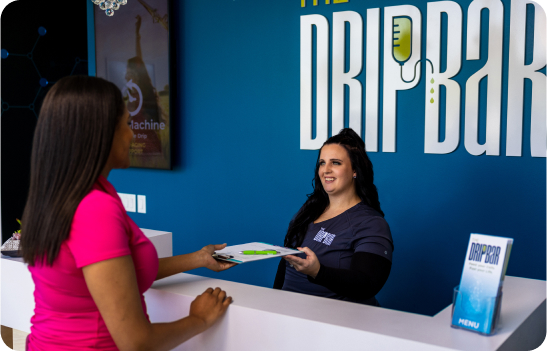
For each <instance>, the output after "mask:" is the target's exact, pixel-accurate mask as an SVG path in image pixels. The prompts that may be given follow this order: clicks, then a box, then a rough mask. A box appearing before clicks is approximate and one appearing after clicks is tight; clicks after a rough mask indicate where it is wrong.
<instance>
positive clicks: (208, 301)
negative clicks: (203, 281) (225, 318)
mask: <svg viewBox="0 0 547 351" xmlns="http://www.w3.org/2000/svg"><path fill="white" fill-rule="evenodd" d="M231 303H232V298H231V297H229V296H228V297H226V292H225V291H223V290H221V289H220V288H215V289H214V290H213V289H212V288H208V289H207V290H205V292H204V293H203V294H201V295H199V296H198V297H196V299H195V300H194V301H192V303H191V304H190V317H193V318H197V319H198V320H200V321H203V323H204V325H205V327H207V328H209V327H210V326H211V325H213V324H214V323H215V322H216V321H217V320H218V319H219V318H220V317H221V316H222V315H223V314H224V313H225V312H226V309H227V308H228V306H229V305H230V304H231Z"/></svg>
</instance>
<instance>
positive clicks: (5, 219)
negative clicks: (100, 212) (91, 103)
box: [1, 0, 87, 242]
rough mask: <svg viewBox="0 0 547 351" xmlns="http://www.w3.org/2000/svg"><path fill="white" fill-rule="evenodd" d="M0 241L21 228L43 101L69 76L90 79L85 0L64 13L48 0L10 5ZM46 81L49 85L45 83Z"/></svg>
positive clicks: (5, 36)
mask: <svg viewBox="0 0 547 351" xmlns="http://www.w3.org/2000/svg"><path fill="white" fill-rule="evenodd" d="M1 30H2V31H1V35H2V41H1V45H2V47H1V49H2V59H1V65H2V67H1V69H2V76H1V84H2V90H1V99H2V102H1V106H2V107H1V111H2V112H1V113H2V114H1V123H2V125H1V128H2V130H1V143H2V144H1V147H2V150H1V167H2V177H1V201H2V203H1V205H2V206H1V208H2V211H1V212H2V242H4V241H5V240H7V239H8V238H9V237H10V236H11V234H12V233H13V232H14V231H15V230H17V229H19V224H18V223H17V222H16V220H15V219H16V218H21V216H22V214H23V209H24V207H25V202H26V197H27V193H28V187H29V180H30V154H31V149H32V138H33V134H34V128H35V127H36V122H37V120H38V115H39V113H40V106H41V104H42V100H43V98H44V96H45V95H46V93H47V92H48V90H49V88H50V87H51V86H52V85H53V83H55V82H56V81H58V80H59V79H61V78H62V77H65V76H68V75H76V74H84V75H87V27H86V2H85V1H82V0H80V1H72V2H71V3H70V5H68V8H66V9H60V8H59V7H58V6H54V5H53V4H52V3H51V2H49V1H38V0H32V1H31V0H19V1H14V2H12V3H10V4H9V5H8V6H7V7H6V8H5V9H4V11H3V12H2V20H1ZM46 81H47V83H46Z"/></svg>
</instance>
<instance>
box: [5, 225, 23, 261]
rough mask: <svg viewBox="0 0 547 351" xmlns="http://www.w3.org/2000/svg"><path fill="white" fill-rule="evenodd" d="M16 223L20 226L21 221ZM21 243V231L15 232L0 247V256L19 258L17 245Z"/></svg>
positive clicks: (19, 253)
mask: <svg viewBox="0 0 547 351" xmlns="http://www.w3.org/2000/svg"><path fill="white" fill-rule="evenodd" d="M17 223H19V225H21V221H20V220H19V219H17ZM20 243H21V229H19V230H16V231H15V232H14V233H13V235H12V236H11V238H9V239H8V240H6V242H5V243H4V244H3V245H2V247H1V248H0V251H1V252H2V255H6V256H9V257H21V256H22V255H21V251H20V250H19V249H20V246H19V244H20Z"/></svg>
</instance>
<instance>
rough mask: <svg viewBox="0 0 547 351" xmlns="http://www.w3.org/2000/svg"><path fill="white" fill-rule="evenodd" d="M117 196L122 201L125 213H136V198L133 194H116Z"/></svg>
mask: <svg viewBox="0 0 547 351" xmlns="http://www.w3.org/2000/svg"><path fill="white" fill-rule="evenodd" d="M118 196H119V197H120V199H121V200H122V203H123V207H125V210H126V211H127V212H137V197H136V196H135V194H124V193H118Z"/></svg>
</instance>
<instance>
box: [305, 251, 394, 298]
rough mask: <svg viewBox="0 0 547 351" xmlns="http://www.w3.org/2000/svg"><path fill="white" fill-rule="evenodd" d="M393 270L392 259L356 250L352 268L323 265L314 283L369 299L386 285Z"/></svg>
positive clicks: (334, 290) (339, 292)
mask: <svg viewBox="0 0 547 351" xmlns="http://www.w3.org/2000/svg"><path fill="white" fill-rule="evenodd" d="M390 271H391V261H390V260H388V259H387V258H384V257H382V256H380V255H376V254H373V253H369V252H356V253H354V254H353V257H352V259H351V266H350V269H339V268H332V267H327V266H324V265H321V268H320V269H319V273H317V276H316V277H315V279H313V278H312V277H310V276H308V280H309V281H310V282H312V283H314V284H319V285H322V286H324V287H326V288H328V289H329V290H331V291H333V292H335V293H337V294H340V295H343V296H347V297H350V298H358V299H368V298H371V297H374V296H375V295H376V294H377V293H378V292H379V291H380V290H381V289H382V287H383V286H384V284H385V283H386V281H387V278H388V277H389V273H390Z"/></svg>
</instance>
